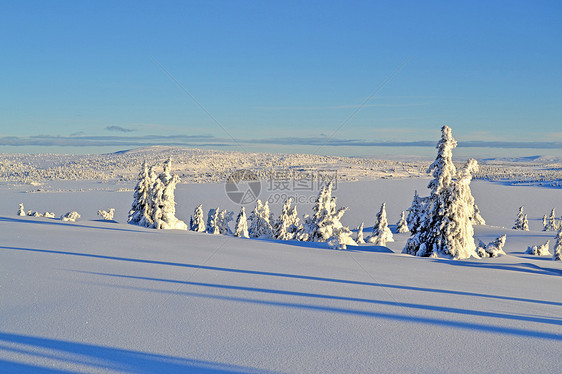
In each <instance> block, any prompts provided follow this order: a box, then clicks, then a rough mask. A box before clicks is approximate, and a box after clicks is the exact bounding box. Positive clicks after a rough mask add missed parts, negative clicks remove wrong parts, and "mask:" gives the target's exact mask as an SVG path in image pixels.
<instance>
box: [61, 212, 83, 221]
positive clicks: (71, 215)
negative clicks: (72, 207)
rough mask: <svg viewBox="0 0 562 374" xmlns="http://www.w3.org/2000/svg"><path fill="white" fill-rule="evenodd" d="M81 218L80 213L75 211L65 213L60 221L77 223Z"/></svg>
mask: <svg viewBox="0 0 562 374" xmlns="http://www.w3.org/2000/svg"><path fill="white" fill-rule="evenodd" d="M79 218H80V214H78V212H75V211H72V212H68V213H65V214H63V215H62V216H61V217H60V219H61V220H62V221H64V222H75V221H76V220H77V219H79Z"/></svg>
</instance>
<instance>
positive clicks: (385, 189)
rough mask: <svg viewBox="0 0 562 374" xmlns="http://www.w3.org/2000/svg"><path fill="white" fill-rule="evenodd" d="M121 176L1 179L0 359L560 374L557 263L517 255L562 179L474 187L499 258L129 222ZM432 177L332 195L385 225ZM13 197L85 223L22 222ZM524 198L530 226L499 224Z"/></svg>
mask: <svg viewBox="0 0 562 374" xmlns="http://www.w3.org/2000/svg"><path fill="white" fill-rule="evenodd" d="M155 163H156V162H155ZM133 169H134V168H131V171H132V170H133ZM509 170H515V169H514V168H511V169H509ZM533 170H536V168H535V169H533ZM137 172H138V171H137ZM131 175H133V174H132V172H131ZM387 175H388V173H387ZM118 179H119V178H108V180H106V181H104V182H102V183H99V182H97V181H83V180H78V181H57V180H43V181H42V182H41V184H40V185H36V186H34V185H30V184H19V183H18V182H16V181H12V182H10V181H4V182H3V183H2V184H1V185H0V202H1V204H0V233H1V236H0V372H2V373H4V372H5V373H10V372H57V373H59V372H69V373H75V372H91V373H99V372H130V373H139V372H140V373H148V372H150V373H153V372H158V373H169V372H206V373H218V372H237V373H238V372H242V373H245V372H283V373H285V372H288V373H310V372H318V373H319V372H336V373H352V372H364V373H373V372H392V373H396V372H425V373H466V372H479V373H498V372H502V373H528V372H537V373H559V372H560V367H561V366H560V352H562V263H561V262H554V261H552V259H551V257H533V256H530V255H525V254H524V252H525V250H526V249H527V247H528V246H529V245H537V244H541V243H543V242H545V241H546V240H548V239H550V240H551V243H552V241H553V240H554V237H555V232H543V231H541V229H542V223H541V219H542V216H543V215H544V214H547V213H549V212H550V209H552V208H556V209H557V212H558V214H560V213H562V189H556V188H545V187H539V186H511V185H509V183H503V184H500V183H491V182H484V181H477V182H473V184H472V191H473V194H474V196H475V198H476V202H477V204H478V206H479V207H480V210H481V212H482V216H483V217H484V218H485V219H486V221H487V223H488V226H484V227H476V228H475V232H476V235H475V236H476V237H477V238H479V239H482V240H483V241H484V242H486V243H487V242H490V241H492V240H494V239H495V238H496V237H498V236H500V235H503V234H507V242H506V245H505V248H504V250H505V252H506V253H507V255H506V256H502V257H499V258H488V259H482V260H477V259H471V260H467V261H454V260H447V259H429V258H416V257H412V256H408V255H402V254H400V252H401V250H402V247H403V246H404V244H405V241H406V239H407V237H408V236H407V235H408V234H394V238H395V242H393V243H388V245H387V247H375V246H372V245H369V244H365V245H362V246H359V247H355V248H353V249H351V250H348V251H338V250H332V249H329V248H328V247H327V245H325V244H319V243H313V244H311V243H299V242H278V241H264V240H257V239H253V240H249V239H238V238H234V237H227V236H219V235H209V234H204V233H193V232H186V231H160V230H151V229H145V228H140V227H136V226H132V225H128V224H126V223H125V222H126V217H127V211H128V209H129V207H130V205H131V202H132V191H131V190H132V188H133V186H134V181H133V180H131V179H127V178H125V179H126V180H124V181H119V180H118ZM426 185H427V179H421V178H398V179H396V178H392V179H377V180H367V181H358V182H352V183H343V182H342V183H340V184H338V188H337V189H336V190H335V191H334V195H335V196H337V197H338V206H340V205H341V206H349V211H348V212H347V213H346V215H345V216H344V218H343V222H344V224H346V225H349V226H350V227H352V228H355V227H356V226H358V225H359V224H360V223H361V222H363V221H364V222H365V234H369V232H370V230H371V228H372V226H373V223H374V217H375V214H376V212H377V211H378V209H379V208H380V205H381V204H382V202H386V207H387V212H388V220H389V223H391V224H393V223H395V222H396V221H398V218H399V216H400V212H401V211H402V210H404V209H407V208H408V207H409V205H410V203H411V200H412V197H413V193H414V190H416V189H417V190H418V192H419V193H420V195H422V196H424V195H427V193H428V192H427V189H426ZM37 190H39V191H37ZM266 192H267V191H264V193H266ZM176 202H177V207H176V208H177V216H178V218H180V219H182V220H185V221H187V222H188V221H189V216H190V214H191V213H192V212H193V209H194V208H195V207H196V206H197V205H199V204H203V208H204V210H205V213H207V211H208V209H209V208H216V207H220V208H222V209H224V208H226V209H229V210H233V211H237V210H238V209H239V206H237V205H235V204H234V203H232V202H231V201H230V200H229V199H228V197H227V196H226V193H225V192H224V185H223V184H222V183H215V184H208V183H207V184H181V185H179V186H178V188H177V190H176ZM19 203H23V204H24V205H25V207H26V209H32V210H34V211H39V212H42V211H53V212H55V214H56V217H60V215H61V214H64V213H66V212H68V211H77V212H78V213H80V215H81V218H80V219H79V220H78V221H76V222H62V221H60V220H59V219H47V218H34V217H19V216H17V215H16V213H17V209H18V204H19ZM521 205H525V212H526V213H527V214H528V217H529V225H530V229H531V231H529V232H523V231H514V230H511V229H510V228H511V227H512V225H513V222H514V220H515V218H516V215H517V211H518V208H519V206H521ZM108 208H115V209H116V211H115V218H114V219H115V221H103V220H101V218H100V217H99V216H97V211H98V210H99V209H108ZM249 208H250V209H251V208H253V205H248V206H247V209H249ZM279 209H280V206H279V205H275V204H274V205H273V211H274V213H275V214H278V213H279ZM298 209H299V214H301V215H302V214H304V213H308V214H309V213H310V212H311V206H310V205H307V204H303V205H299V206H298ZM391 228H394V227H393V226H392V225H391Z"/></svg>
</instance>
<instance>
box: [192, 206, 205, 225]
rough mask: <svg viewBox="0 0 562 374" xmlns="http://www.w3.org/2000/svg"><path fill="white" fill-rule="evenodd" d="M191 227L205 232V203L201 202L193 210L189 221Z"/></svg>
mask: <svg viewBox="0 0 562 374" xmlns="http://www.w3.org/2000/svg"><path fill="white" fill-rule="evenodd" d="M189 228H190V230H191V231H196V232H205V219H204V218H203V205H202V204H200V205H199V206H197V208H195V210H194V211H193V215H192V216H191V220H190V222H189Z"/></svg>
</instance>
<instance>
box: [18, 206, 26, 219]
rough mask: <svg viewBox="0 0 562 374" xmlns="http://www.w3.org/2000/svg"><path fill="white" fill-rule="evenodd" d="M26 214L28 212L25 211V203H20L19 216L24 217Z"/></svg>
mask: <svg viewBox="0 0 562 374" xmlns="http://www.w3.org/2000/svg"><path fill="white" fill-rule="evenodd" d="M26 215H27V214H26V213H25V208H24V207H23V203H20V206H19V208H18V216H20V217H23V216H26Z"/></svg>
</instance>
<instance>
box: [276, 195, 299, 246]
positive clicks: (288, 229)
mask: <svg viewBox="0 0 562 374" xmlns="http://www.w3.org/2000/svg"><path fill="white" fill-rule="evenodd" d="M292 202H293V199H291V198H289V199H287V200H286V201H285V203H284V204H283V207H282V208H281V215H280V216H279V219H277V221H276V222H275V224H274V225H273V231H274V234H275V238H276V239H279V240H291V239H294V238H295V233H296V232H297V229H298V227H299V217H298V213H297V207H296V206H292Z"/></svg>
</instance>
